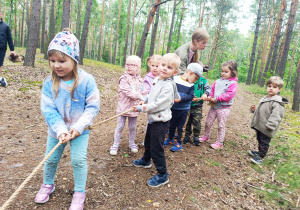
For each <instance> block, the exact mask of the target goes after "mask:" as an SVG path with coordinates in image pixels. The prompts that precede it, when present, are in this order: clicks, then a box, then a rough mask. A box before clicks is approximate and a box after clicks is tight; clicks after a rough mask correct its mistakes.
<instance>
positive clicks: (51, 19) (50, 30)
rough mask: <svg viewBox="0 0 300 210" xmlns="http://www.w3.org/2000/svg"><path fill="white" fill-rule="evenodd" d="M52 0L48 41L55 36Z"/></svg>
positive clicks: (52, 3)
mask: <svg viewBox="0 0 300 210" xmlns="http://www.w3.org/2000/svg"><path fill="white" fill-rule="evenodd" d="M54 10H55V7H54V0H52V2H51V14H50V29H49V41H51V40H52V39H53V38H54V36H55V19H54Z"/></svg>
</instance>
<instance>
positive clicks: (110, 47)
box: [109, 25, 113, 63]
mask: <svg viewBox="0 0 300 210" xmlns="http://www.w3.org/2000/svg"><path fill="white" fill-rule="evenodd" d="M109 42H110V45H109V62H110V63H112V45H113V25H112V26H111V30H110V41H109Z"/></svg>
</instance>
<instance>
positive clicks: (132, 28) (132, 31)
mask: <svg viewBox="0 0 300 210" xmlns="http://www.w3.org/2000/svg"><path fill="white" fill-rule="evenodd" d="M136 1H137V0H134V9H133V17H132V26H131V38H130V54H133V49H134V48H133V34H134V22H135V21H134V20H135V15H136V14H135V10H136Z"/></svg>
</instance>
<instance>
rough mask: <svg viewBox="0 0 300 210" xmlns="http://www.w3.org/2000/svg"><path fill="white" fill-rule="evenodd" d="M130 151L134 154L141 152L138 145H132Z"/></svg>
mask: <svg viewBox="0 0 300 210" xmlns="http://www.w3.org/2000/svg"><path fill="white" fill-rule="evenodd" d="M130 150H131V152H132V153H137V152H138V151H139V150H138V146H137V145H136V144H132V145H131V146H130Z"/></svg>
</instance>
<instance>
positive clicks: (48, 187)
mask: <svg viewBox="0 0 300 210" xmlns="http://www.w3.org/2000/svg"><path fill="white" fill-rule="evenodd" d="M54 190H55V187H54V184H42V185H41V189H40V190H39V192H38V193H37V194H36V196H35V199H34V201H35V202H36V203H46V202H47V201H48V200H49V196H50V194H51V193H53V191H54Z"/></svg>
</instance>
